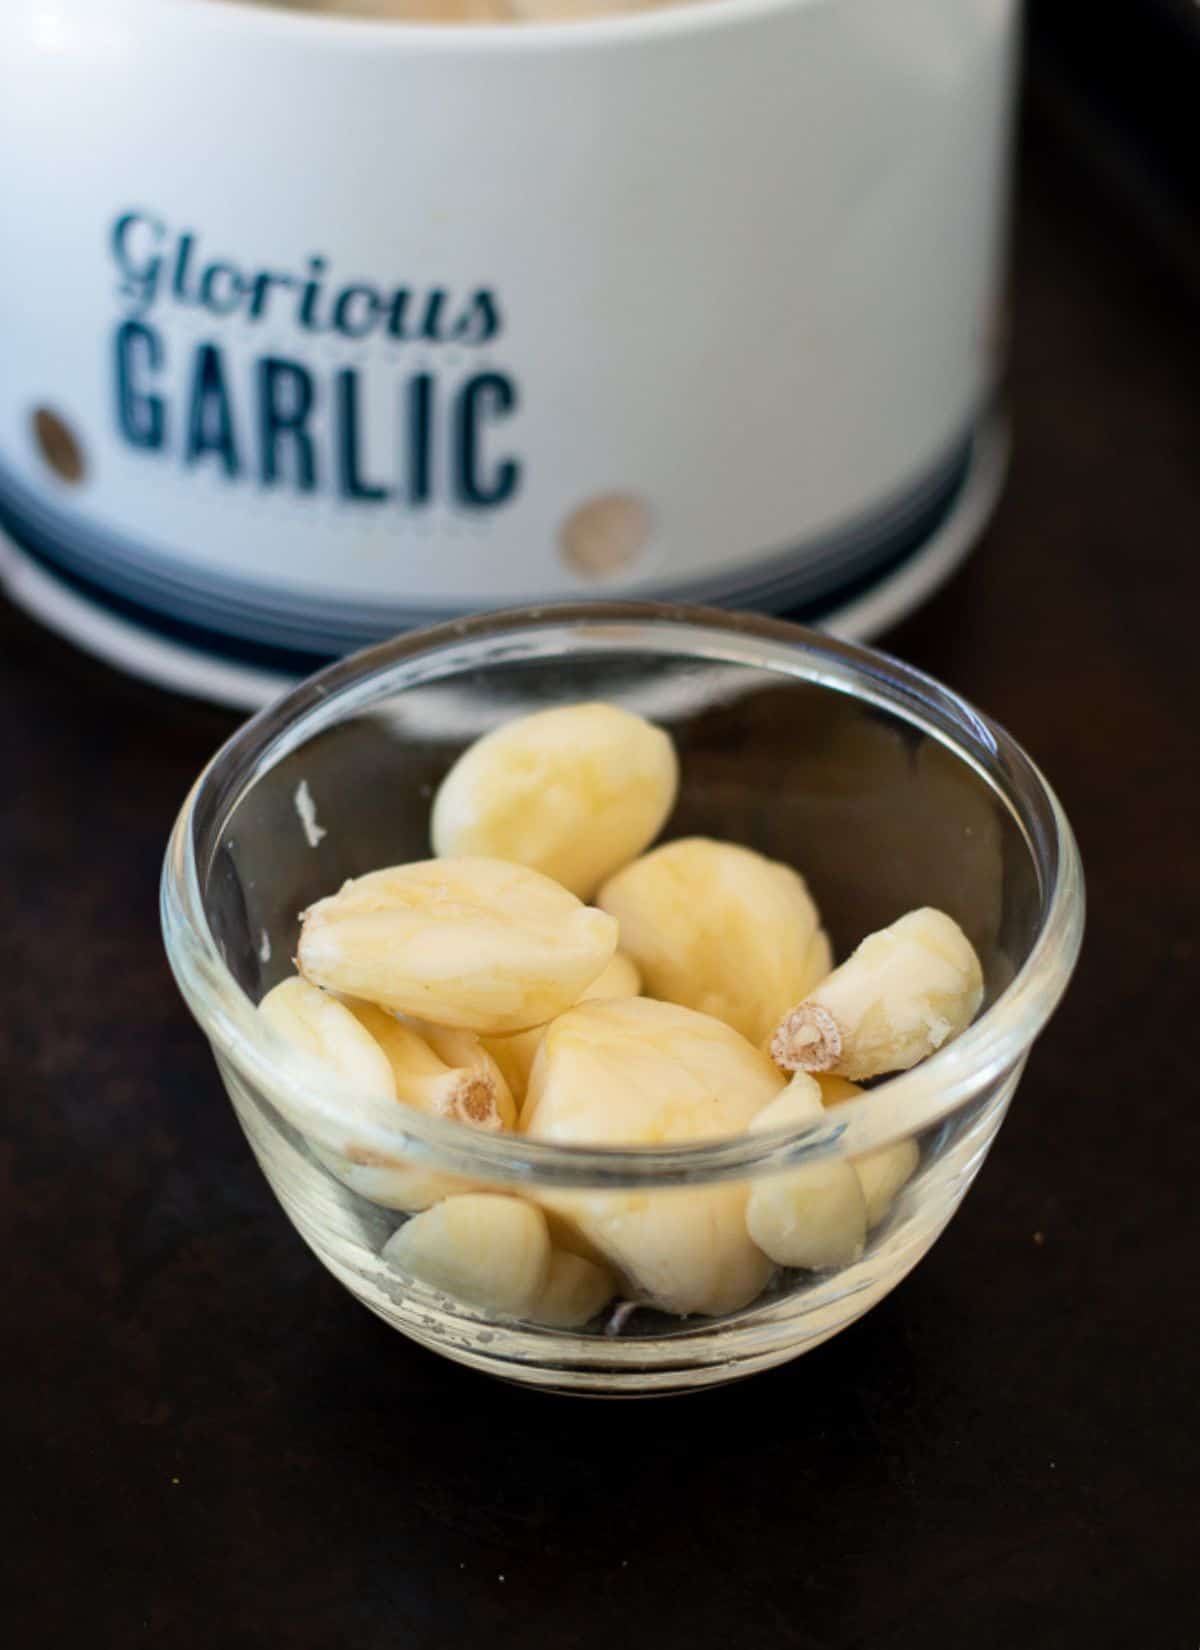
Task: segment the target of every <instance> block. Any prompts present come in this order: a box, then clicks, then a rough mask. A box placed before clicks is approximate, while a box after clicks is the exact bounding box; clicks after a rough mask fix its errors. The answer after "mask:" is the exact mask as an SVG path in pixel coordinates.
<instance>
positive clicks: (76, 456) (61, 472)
mask: <svg viewBox="0 0 1200 1650" xmlns="http://www.w3.org/2000/svg"><path fill="white" fill-rule="evenodd" d="M33 436H34V440H35V441H36V442H37V445H38V451H39V452H40V453H41V455H42V457H43V458H44V459H45V461H46V463H47V464H48V465H49V466H50V468H51V469H52V470H53V471H54V473H55V475H56V476H58V477H59V479H60V480H62V481H68V482H70V483H71V485H72V486H74V485H75V483H76V482H79V481H82V480H83V477H84V472H85V470H86V469H87V465H86V463H85V462H84V457H83V447H82V445H81V444H80V441H79V439H78V437H77V436H76V435H75V433H74V431H73V430H72V429H71V427H70V425H69V424H67V423H66V422H65V421H64V420H63V419H62V418H60V417H59V415H58V414H57V413H55V412H51V411H50V409H49V407H38V408H36V409H35V411H34V414H33Z"/></svg>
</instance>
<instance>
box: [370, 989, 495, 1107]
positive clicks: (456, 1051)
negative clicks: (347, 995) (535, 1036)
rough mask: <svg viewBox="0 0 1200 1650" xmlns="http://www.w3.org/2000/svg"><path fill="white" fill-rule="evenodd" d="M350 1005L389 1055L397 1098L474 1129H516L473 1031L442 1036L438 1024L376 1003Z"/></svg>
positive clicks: (488, 1059) (489, 1060) (492, 1064)
mask: <svg viewBox="0 0 1200 1650" xmlns="http://www.w3.org/2000/svg"><path fill="white" fill-rule="evenodd" d="M346 1006H347V1008H349V1010H350V1012H351V1013H352V1014H353V1015H354V1017H355V1019H356V1020H357V1021H358V1023H359V1024H360V1025H361V1026H362V1027H363V1029H364V1030H365V1031H368V1032H370V1034H371V1036H372V1037H373V1038H374V1039H375V1041H376V1042H377V1043H378V1044H379V1046H380V1048H381V1049H382V1050H383V1052H384V1054H385V1055H386V1056H387V1059H388V1063H389V1064H390V1066H391V1068H392V1078H393V1081H394V1083H395V1086H396V1098H397V1099H398V1100H400V1101H402V1102H403V1103H404V1104H405V1105H406V1106H415V1107H416V1108H417V1110H418V1111H427V1112H432V1113H433V1114H434V1115H435V1116H438V1117H448V1118H450V1119H451V1120H452V1121H454V1122H456V1123H468V1124H470V1125H471V1126H472V1127H474V1128H480V1129H490V1130H493V1131H494V1130H497V1129H503V1128H512V1127H513V1125H514V1124H515V1122H516V1106H515V1105H514V1103H513V1098H512V1095H511V1094H510V1093H509V1088H508V1084H507V1083H506V1082H505V1081H504V1078H503V1076H502V1075H501V1073H500V1072H499V1070H498V1069H497V1067H496V1063H495V1061H494V1060H493V1059H492V1058H491V1056H490V1055H489V1054H488V1052H487V1050H486V1049H485V1048H484V1047H483V1045H482V1043H481V1042H480V1041H479V1038H478V1037H476V1036H475V1035H474V1033H473V1032H470V1031H454V1032H447V1033H446V1034H445V1036H444V1037H443V1036H441V1034H440V1032H439V1028H438V1027H436V1026H424V1025H421V1026H420V1029H419V1030H418V1028H417V1026H415V1025H412V1024H406V1023H405V1022H404V1021H401V1020H397V1019H396V1017H395V1015H394V1014H389V1013H388V1012H387V1010H386V1009H382V1008H376V1007H375V1005H374V1003H364V1002H359V1001H356V1000H355V999H354V998H351V999H349V1000H348V1001H347V1003H346ZM439 1045H440V1046H439Z"/></svg>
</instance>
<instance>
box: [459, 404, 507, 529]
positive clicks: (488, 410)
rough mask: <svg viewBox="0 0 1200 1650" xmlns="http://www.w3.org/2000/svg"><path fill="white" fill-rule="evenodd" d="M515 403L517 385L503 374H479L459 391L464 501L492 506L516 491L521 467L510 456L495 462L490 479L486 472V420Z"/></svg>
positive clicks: (502, 414)
mask: <svg viewBox="0 0 1200 1650" xmlns="http://www.w3.org/2000/svg"><path fill="white" fill-rule="evenodd" d="M516 404H517V392H516V387H515V386H514V384H513V381H512V379H511V378H508V377H506V376H505V375H504V374H503V373H498V372H483V373H478V374H476V376H475V377H474V378H468V379H467V381H466V383H465V384H463V386H462V388H461V389H460V390H459V392H458V396H457V399H456V402H455V408H454V449H455V491H456V492H457V494H458V497H459V499H460V500H461V501H462V503H463V504H466V505H469V506H471V507H472V508H475V509H491V508H493V507H494V506H495V505H497V504H503V503H504V502H505V500H506V499H509V498H511V497H512V495H513V494H514V493H515V492H516V490H517V483H518V481H519V479H520V470H519V468H518V466H517V464H516V463H515V462H514V461H513V460H512V459H511V458H506V459H503V460H501V462H500V463H498V464H497V465H496V467H495V469H494V471H493V472H492V476H491V479H490V480H487V479H485V477H484V475H483V435H484V431H483V426H484V423H485V421H486V420H488V419H496V418H505V417H507V416H508V414H509V413H511V412H512V411H513V409H514V408H515V406H516Z"/></svg>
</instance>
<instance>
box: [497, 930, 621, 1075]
mask: <svg viewBox="0 0 1200 1650" xmlns="http://www.w3.org/2000/svg"><path fill="white" fill-rule="evenodd" d="M641 989H642V977H641V975H640V974H639V973H638V971H637V969H636V968H635V967H634V965H633V963H631V962H630V960H629V958H628V957H625V956H622V954H621V953H620V952H619V951H618V952H617V954H616V956H615V957H613V959H612V961H611V962H610V963H609V964H608V966H607V968H605V969H604V971H603V972H602V973H601V974H598V975H597V976H596V978H595V979H594V980H593V981H592V983H591V985H589V986H588V987H587V989H586V990H585V991H584V992H583V995H582V996H581V997H580V999H579V1000H580V1002H585V1003H586V1002H591V1001H593V1000H594V999H595V998H599V997H636V996H637V995H638V993H639V992H640V991H641ZM545 1034H546V1028H545V1026H535V1027H534V1028H533V1030H532V1031H518V1032H517V1033H516V1035H515V1036H513V1037H487V1038H485V1039H484V1046H485V1048H486V1049H487V1051H488V1053H489V1054H490V1055H491V1056H492V1058H493V1059H494V1060H495V1062H496V1064H497V1066H498V1067H499V1068H500V1070H501V1071H502V1072H503V1073H504V1078H505V1081H506V1082H507V1084H508V1086H509V1088H510V1089H511V1090H512V1092H513V1094H514V1095H516V1096H517V1098H518V1099H524V1096H525V1090H526V1089H527V1088H528V1086H529V1073H530V1072H531V1071H532V1070H533V1062H534V1060H535V1059H536V1058H537V1051H538V1049H539V1048H541V1046H542V1038H543V1037H544V1036H545Z"/></svg>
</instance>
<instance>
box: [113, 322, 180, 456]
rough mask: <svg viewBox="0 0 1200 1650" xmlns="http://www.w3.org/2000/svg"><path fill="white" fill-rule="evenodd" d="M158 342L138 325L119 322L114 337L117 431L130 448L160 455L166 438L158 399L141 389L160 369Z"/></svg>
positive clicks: (150, 330)
mask: <svg viewBox="0 0 1200 1650" xmlns="http://www.w3.org/2000/svg"><path fill="white" fill-rule="evenodd" d="M162 358H163V348H162V339H161V338H160V337H159V336H158V333H157V332H155V331H154V329H153V328H152V327H148V326H146V325H144V323H143V322H141V321H123V322H122V323H121V325H120V326H119V327H118V328H117V331H116V337H115V350H114V364H115V368H116V373H115V377H116V390H117V428H118V429H119V430H120V432H121V434H122V435H123V436H124V438H125V440H126V441H128V443H129V444H130V446H131V447H141V448H143V449H144V450H145V451H146V452H152V453H156V452H160V451H161V450H162V446H163V443H164V442H165V440H166V434H167V415H166V408H165V406H164V405H163V399H162V396H161V395H151V394H150V392H149V391H148V390H147V389H146V388H145V384H144V381H145V378H146V376H147V375H148V374H151V373H156V372H158V370H159V368H160V367H161V366H162Z"/></svg>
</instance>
